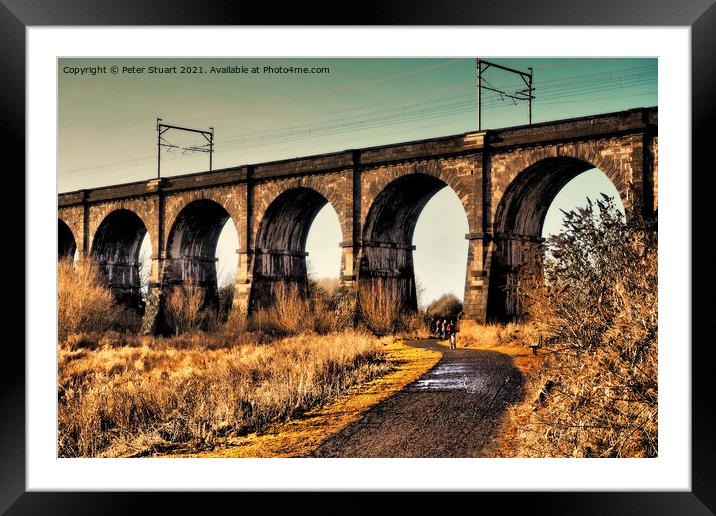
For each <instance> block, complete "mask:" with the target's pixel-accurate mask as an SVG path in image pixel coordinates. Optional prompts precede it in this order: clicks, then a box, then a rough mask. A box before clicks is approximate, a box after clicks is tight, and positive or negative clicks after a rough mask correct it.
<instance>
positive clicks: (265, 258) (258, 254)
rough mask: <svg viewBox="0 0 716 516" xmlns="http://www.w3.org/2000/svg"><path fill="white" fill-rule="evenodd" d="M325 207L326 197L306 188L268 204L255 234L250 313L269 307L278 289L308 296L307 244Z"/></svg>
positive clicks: (282, 194) (288, 191) (293, 189)
mask: <svg viewBox="0 0 716 516" xmlns="http://www.w3.org/2000/svg"><path fill="white" fill-rule="evenodd" d="M326 204H330V203H329V201H328V199H326V197H324V196H323V194H321V193H319V192H318V191H316V190H314V189H312V188H307V187H295V188H290V189H289V190H286V191H285V192H283V193H281V194H280V195H278V197H276V199H274V200H273V202H271V204H269V206H268V208H267V209H266V211H265V213H264V215H263V217H262V218H261V221H260V222H259V227H258V231H257V232H256V243H255V247H254V267H253V278H252V287H251V296H250V301H249V311H250V312H254V311H256V310H258V309H261V308H268V307H270V306H271V305H272V304H273V303H274V302H275V300H276V295H277V290H278V288H279V285H283V286H287V287H289V288H291V287H292V286H293V287H295V288H298V290H299V292H300V293H301V294H302V295H306V288H307V286H308V270H307V266H306V256H308V253H306V240H307V239H308V233H309V231H310V229H311V225H312V224H313V221H314V219H315V218H316V215H318V212H319V211H321V209H322V208H323V207H324V206H325V205H326ZM334 209H335V207H334Z"/></svg>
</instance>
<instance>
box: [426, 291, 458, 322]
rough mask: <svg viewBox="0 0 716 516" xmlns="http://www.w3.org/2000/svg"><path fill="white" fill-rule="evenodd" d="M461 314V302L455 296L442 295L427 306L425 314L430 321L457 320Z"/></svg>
mask: <svg viewBox="0 0 716 516" xmlns="http://www.w3.org/2000/svg"><path fill="white" fill-rule="evenodd" d="M461 313H462V302H460V300H459V299H458V298H457V297H456V296H455V294H443V295H442V296H441V297H440V298H439V299H436V300H435V301H433V302H432V303H430V305H428V309H427V314H428V317H430V318H431V319H437V318H440V319H452V320H457V318H458V316H459V315H460V314H461Z"/></svg>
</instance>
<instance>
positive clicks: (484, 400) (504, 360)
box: [311, 340, 523, 457]
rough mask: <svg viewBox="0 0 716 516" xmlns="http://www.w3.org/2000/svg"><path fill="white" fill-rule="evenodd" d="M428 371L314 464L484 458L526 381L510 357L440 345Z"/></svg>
mask: <svg viewBox="0 0 716 516" xmlns="http://www.w3.org/2000/svg"><path fill="white" fill-rule="evenodd" d="M409 344H410V345H411V346H415V347H421V348H428V349H437V350H440V351H442V352H443V358H442V359H441V360H440V362H438V364H437V365H436V366H435V367H433V368H432V369H431V370H430V371H428V372H427V373H426V374H424V375H423V376H422V377H420V378H419V379H418V380H417V381H415V382H413V383H412V384H410V385H408V386H407V387H406V388H405V389H403V390H402V391H400V392H398V393H397V394H395V395H394V396H392V397H390V398H388V399H386V400H384V401H382V402H381V403H379V404H378V405H376V406H375V407H373V408H372V409H371V410H369V411H368V412H367V413H366V414H365V415H364V416H363V417H362V418H361V419H359V420H358V421H356V422H354V423H352V424H350V425H348V426H347V427H345V428H344V429H343V430H341V431H340V432H338V433H336V434H334V435H332V436H331V437H329V438H328V439H326V440H325V441H323V442H322V443H321V445H320V446H319V447H318V448H316V449H315V450H314V451H313V452H312V453H311V456H313V457H480V456H483V453H485V452H486V448H487V445H488V444H490V442H491V441H492V440H493V438H494V437H495V436H496V434H497V431H498V429H499V426H500V423H501V421H502V417H503V415H504V411H505V409H506V408H507V406H508V405H509V404H511V403H513V402H515V401H517V400H518V399H519V397H520V396H521V391H522V384H523V378H522V374H521V373H520V372H519V371H518V370H517V369H516V368H515V367H514V365H513V363H512V358H511V357H509V356H507V355H503V354H502V353H497V352H495V351H486V350H479V349H467V348H458V349H457V350H454V351H453V350H449V349H447V348H445V347H443V346H441V345H439V344H438V343H437V342H436V341H431V340H420V341H414V342H410V343H409Z"/></svg>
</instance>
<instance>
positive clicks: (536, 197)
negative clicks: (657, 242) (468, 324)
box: [487, 153, 630, 322]
mask: <svg viewBox="0 0 716 516" xmlns="http://www.w3.org/2000/svg"><path fill="white" fill-rule="evenodd" d="M581 155H582V156H583V157H582V158H576V157H573V156H569V155H564V154H562V155H559V156H554V157H542V158H541V159H533V160H530V161H525V162H523V163H526V164H527V165H526V166H525V168H524V169H522V170H521V171H520V172H519V173H518V174H510V183H509V184H508V186H507V188H506V189H505V191H504V193H503V194H502V196H501V197H500V198H499V202H498V204H497V206H496V208H495V210H494V220H493V226H492V227H493V242H492V245H491V251H492V252H491V259H490V261H489V262H488V264H487V271H488V274H489V290H488V298H487V319H488V320H492V321H501V322H505V321H510V320H514V319H516V318H518V317H519V315H520V314H519V307H518V302H517V296H516V292H515V289H514V287H515V285H516V276H515V273H516V268H517V267H518V266H519V264H520V263H521V262H522V261H523V260H524V259H525V258H526V256H527V254H526V253H527V252H528V250H529V249H531V248H533V246H534V245H535V244H538V243H540V242H541V241H542V238H541V237H542V227H543V225H544V220H545V217H546V215H547V211H548V210H549V207H550V205H551V204H552V201H554V198H555V197H556V196H557V194H558V193H559V192H560V190H561V189H562V188H563V187H564V186H565V185H566V184H567V183H568V182H570V181H571V180H572V179H574V178H575V177H576V176H578V175H579V174H581V173H582V172H586V171H587V170H590V169H592V168H598V169H599V170H601V171H602V172H604V173H605V175H607V177H609V179H610V180H611V181H612V182H613V183H614V186H615V187H616V188H617V191H619V193H620V196H622V202H623V203H624V207H625V210H626V209H627V206H628V204H627V203H628V201H629V199H630V192H629V189H628V185H629V183H628V182H627V181H625V180H624V178H623V177H622V175H621V173H620V171H619V170H617V169H615V167H614V166H613V164H611V163H609V161H608V160H607V159H604V158H601V159H600V158H599V156H598V155H597V154H595V153H583V154H581ZM588 157H589V159H591V161H587V158H588ZM601 167H605V168H607V169H608V171H605V170H604V169H602V168H601Z"/></svg>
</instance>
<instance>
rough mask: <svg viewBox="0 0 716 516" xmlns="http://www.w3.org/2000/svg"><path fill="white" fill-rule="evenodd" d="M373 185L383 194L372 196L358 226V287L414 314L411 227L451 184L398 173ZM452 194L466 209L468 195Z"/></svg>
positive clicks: (436, 177)
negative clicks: (360, 228) (433, 198)
mask: <svg viewBox="0 0 716 516" xmlns="http://www.w3.org/2000/svg"><path fill="white" fill-rule="evenodd" d="M377 184H378V185H381V186H382V190H381V191H380V192H377V194H376V195H374V196H372V203H371V204H370V206H369V207H367V213H366V216H365V220H364V223H363V228H362V240H361V251H360V253H359V258H358V281H359V289H364V288H367V289H370V295H371V296H374V295H385V296H390V298H391V300H392V301H393V302H396V303H398V304H399V305H400V309H401V310H403V311H414V310H417V306H418V305H417V302H418V301H417V292H416V285H415V271H414V266H413V253H412V252H413V250H414V249H415V246H413V244H412V241H413V233H414V231H415V226H416V224H417V222H418V218H419V217H420V214H421V213H422V211H423V208H424V207H425V205H426V204H427V203H428V201H429V200H430V199H431V198H432V197H433V196H434V195H435V194H436V193H437V192H438V191H440V190H442V189H443V188H446V187H451V186H450V184H449V183H447V182H446V181H444V180H443V179H441V178H440V175H438V174H424V173H412V174H402V175H398V177H397V178H395V179H393V180H392V181H389V182H387V183H385V181H384V180H381V181H379V182H378V183H377ZM457 184H460V183H457ZM383 185H384V186H383ZM371 188H372V189H373V187H371ZM451 188H452V187H451ZM456 193H457V195H458V197H460V199H461V201H462V204H463V207H464V208H467V207H466V204H465V202H466V199H468V196H467V195H466V193H463V195H461V194H460V192H456ZM470 208H471V207H470ZM466 216H467V209H466ZM467 219H468V226H469V221H470V217H469V216H467Z"/></svg>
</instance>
